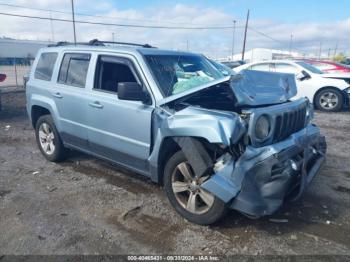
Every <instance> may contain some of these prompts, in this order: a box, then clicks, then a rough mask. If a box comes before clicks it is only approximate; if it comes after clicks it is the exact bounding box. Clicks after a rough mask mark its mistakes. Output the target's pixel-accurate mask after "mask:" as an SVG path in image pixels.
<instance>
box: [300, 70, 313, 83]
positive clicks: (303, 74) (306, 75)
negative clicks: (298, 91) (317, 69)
mask: <svg viewBox="0 0 350 262" xmlns="http://www.w3.org/2000/svg"><path fill="white" fill-rule="evenodd" d="M296 77H297V79H298V80H299V81H303V80H306V79H309V78H311V75H310V74H309V73H308V72H306V71H305V70H302V71H301V72H300V73H298V74H297V75H296Z"/></svg>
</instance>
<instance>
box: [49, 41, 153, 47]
mask: <svg viewBox="0 0 350 262" xmlns="http://www.w3.org/2000/svg"><path fill="white" fill-rule="evenodd" d="M105 44H117V45H131V46H140V47H145V48H156V47H154V46H151V45H149V44H137V43H127V42H114V41H100V40H98V39H93V40H90V41H89V42H79V43H76V44H74V43H71V42H66V41H62V42H57V43H56V44H50V45H48V47H58V46H67V45H90V46H105Z"/></svg>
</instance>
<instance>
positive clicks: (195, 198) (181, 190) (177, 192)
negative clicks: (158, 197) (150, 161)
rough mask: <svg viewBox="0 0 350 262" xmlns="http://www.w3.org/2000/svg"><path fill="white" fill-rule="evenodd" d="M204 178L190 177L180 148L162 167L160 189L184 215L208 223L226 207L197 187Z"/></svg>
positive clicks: (220, 214)
mask: <svg viewBox="0 0 350 262" xmlns="http://www.w3.org/2000/svg"><path fill="white" fill-rule="evenodd" d="M187 171H188V172H187ZM184 173H185V175H184ZM191 178H193V179H191ZM208 178H209V177H201V178H200V179H196V178H195V177H194V173H193V171H192V168H191V166H190V164H189V163H188V160H187V159H186V157H185V155H184V153H183V152H182V151H178V152H176V153H175V154H174V155H173V156H172V157H171V158H170V159H169V160H168V162H167V163H166V166H165V169H164V189H165V192H166V194H167V197H168V199H169V201H170V203H171V205H172V206H173V207H174V208H175V210H176V211H177V212H178V213H179V214H180V215H181V216H183V217H184V218H185V219H187V220H188V221H190V222H193V223H196V224H199V225H209V224H212V223H214V222H216V221H218V220H219V219H220V218H222V217H223V215H224V214H225V213H226V211H227V208H226V206H225V203H224V202H223V201H221V200H220V199H219V198H217V197H216V196H214V195H213V194H211V193H210V192H208V191H207V190H205V189H203V188H201V187H200V185H201V184H202V183H203V182H204V181H205V180H206V179H208Z"/></svg>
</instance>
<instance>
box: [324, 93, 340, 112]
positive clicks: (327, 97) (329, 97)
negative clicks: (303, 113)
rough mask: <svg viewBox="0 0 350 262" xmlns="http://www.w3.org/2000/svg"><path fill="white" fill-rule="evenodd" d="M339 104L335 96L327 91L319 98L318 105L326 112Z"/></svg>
mask: <svg viewBox="0 0 350 262" xmlns="http://www.w3.org/2000/svg"><path fill="white" fill-rule="evenodd" d="M338 103H339V98H338V96H337V94H335V93H333V92H331V91H327V92H325V93H323V94H322V95H321V96H320V105H321V106H322V107H323V108H324V109H327V110H330V109H333V108H335V107H336V106H337V105H338Z"/></svg>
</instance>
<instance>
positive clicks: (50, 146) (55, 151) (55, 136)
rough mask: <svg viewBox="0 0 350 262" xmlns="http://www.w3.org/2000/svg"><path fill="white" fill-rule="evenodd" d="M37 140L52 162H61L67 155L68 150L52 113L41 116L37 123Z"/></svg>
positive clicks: (42, 151) (43, 152) (41, 149)
mask: <svg viewBox="0 0 350 262" xmlns="http://www.w3.org/2000/svg"><path fill="white" fill-rule="evenodd" d="M35 136H36V142H37V144H38V147H39V149H40V151H41V153H42V154H43V155H44V157H45V158H46V159H47V160H49V161H51V162H60V161H63V160H64V159H65V158H66V157H67V153H68V150H67V149H66V148H65V147H64V146H63V143H62V140H61V137H60V135H59V133H58V131H57V129H56V126H55V124H54V122H53V119H52V117H51V116H50V115H43V116H41V117H40V118H39V119H38V121H37V122H36V125H35Z"/></svg>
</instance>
